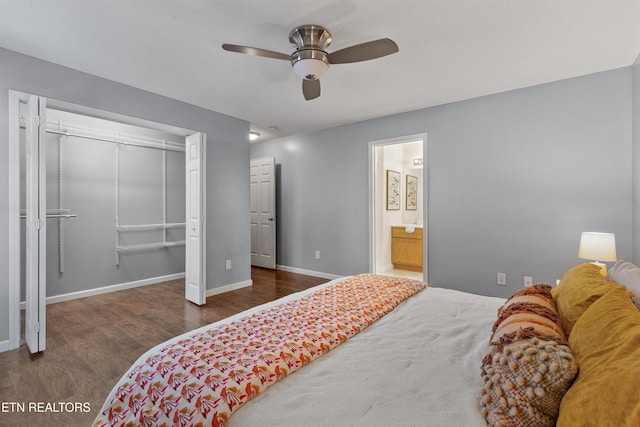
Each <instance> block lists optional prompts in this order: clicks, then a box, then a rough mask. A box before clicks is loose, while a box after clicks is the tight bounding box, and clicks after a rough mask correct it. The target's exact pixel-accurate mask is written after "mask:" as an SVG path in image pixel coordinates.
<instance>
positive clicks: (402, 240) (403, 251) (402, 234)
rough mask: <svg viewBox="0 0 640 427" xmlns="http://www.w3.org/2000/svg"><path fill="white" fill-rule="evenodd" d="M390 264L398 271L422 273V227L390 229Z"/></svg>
mask: <svg viewBox="0 0 640 427" xmlns="http://www.w3.org/2000/svg"><path fill="white" fill-rule="evenodd" d="M412 230H413V231H412ZM391 262H392V263H393V267H394V268H396V269H398V270H410V271H422V227H417V226H411V225H410V226H401V227H400V226H399V227H391Z"/></svg>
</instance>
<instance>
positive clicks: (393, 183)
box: [387, 169, 401, 211]
mask: <svg viewBox="0 0 640 427" xmlns="http://www.w3.org/2000/svg"><path fill="white" fill-rule="evenodd" d="M400 187H401V185H400V172H396V171H392V170H390V169H387V210H388V211H396V210H399V209H400Z"/></svg>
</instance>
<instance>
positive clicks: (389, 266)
mask: <svg viewBox="0 0 640 427" xmlns="http://www.w3.org/2000/svg"><path fill="white" fill-rule="evenodd" d="M393 268H394V267H393V264H389V265H387V266H385V267H381V268H379V269H378V273H386V272H387V271H391V270H393Z"/></svg>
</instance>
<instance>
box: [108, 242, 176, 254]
mask: <svg viewBox="0 0 640 427" xmlns="http://www.w3.org/2000/svg"><path fill="white" fill-rule="evenodd" d="M184 244H185V241H184V240H175V241H172V242H157V243H143V244H140V245H127V246H116V251H118V252H135V251H146V250H149V249H161V248H168V247H172V246H184Z"/></svg>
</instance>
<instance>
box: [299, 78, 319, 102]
mask: <svg viewBox="0 0 640 427" xmlns="http://www.w3.org/2000/svg"><path fill="white" fill-rule="evenodd" d="M302 94H303V95H304V99H306V100H307V101H311V100H312V99H316V98H317V97H319V96H320V79H315V80H307V79H304V80H302Z"/></svg>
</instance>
